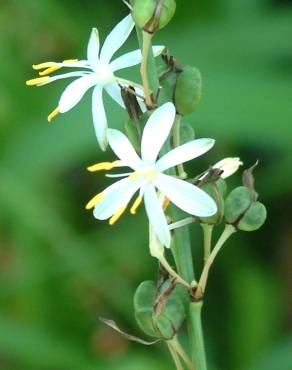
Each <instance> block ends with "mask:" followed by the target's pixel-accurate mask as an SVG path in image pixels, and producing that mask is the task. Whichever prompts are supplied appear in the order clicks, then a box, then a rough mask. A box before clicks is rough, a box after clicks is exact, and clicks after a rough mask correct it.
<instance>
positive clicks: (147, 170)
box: [130, 166, 157, 182]
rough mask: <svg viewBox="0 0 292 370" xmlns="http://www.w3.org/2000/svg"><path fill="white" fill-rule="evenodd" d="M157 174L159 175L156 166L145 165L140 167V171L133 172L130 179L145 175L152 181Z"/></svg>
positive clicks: (147, 179) (145, 177) (146, 178)
mask: <svg viewBox="0 0 292 370" xmlns="http://www.w3.org/2000/svg"><path fill="white" fill-rule="evenodd" d="M156 176H157V170H156V168H155V167H151V166H145V167H142V168H141V169H139V170H138V171H135V172H133V173H132V174H131V175H130V179H132V180H136V179H139V178H141V177H144V179H145V180H146V181H148V182H151V181H152V180H154V179H155V177H156Z"/></svg>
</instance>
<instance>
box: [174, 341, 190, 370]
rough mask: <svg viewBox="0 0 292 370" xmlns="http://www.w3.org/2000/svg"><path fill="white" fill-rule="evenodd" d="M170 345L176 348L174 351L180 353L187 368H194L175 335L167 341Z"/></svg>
mask: <svg viewBox="0 0 292 370" xmlns="http://www.w3.org/2000/svg"><path fill="white" fill-rule="evenodd" d="M169 342H170V343H171V345H172V347H173V348H174V349H175V350H176V352H177V353H178V354H179V355H180V357H181V358H182V360H183V361H184V363H185V364H186V365H187V367H188V369H189V370H195V369H194V366H193V364H192V361H191V359H190V358H189V356H188V355H187V354H186V352H185V350H184V349H183V347H182V345H181V344H180V342H179V340H178V338H177V336H175V337H174V338H173V339H172V340H171V341H169Z"/></svg>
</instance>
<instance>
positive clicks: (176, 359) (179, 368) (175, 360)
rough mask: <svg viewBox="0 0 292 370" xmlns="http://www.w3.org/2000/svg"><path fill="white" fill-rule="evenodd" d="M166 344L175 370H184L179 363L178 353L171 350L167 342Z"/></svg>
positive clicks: (170, 345)
mask: <svg viewBox="0 0 292 370" xmlns="http://www.w3.org/2000/svg"><path fill="white" fill-rule="evenodd" d="M166 344H167V347H168V349H169V352H170V354H171V356H172V359H173V361H174V363H175V366H176V370H184V367H183V366H182V364H181V362H180V358H179V355H178V353H177V352H176V350H175V349H174V348H173V346H172V344H171V343H170V342H169V341H168V342H166Z"/></svg>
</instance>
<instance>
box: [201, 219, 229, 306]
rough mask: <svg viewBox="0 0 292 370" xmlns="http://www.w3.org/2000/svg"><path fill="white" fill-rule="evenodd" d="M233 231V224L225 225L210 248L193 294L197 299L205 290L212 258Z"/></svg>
mask: <svg viewBox="0 0 292 370" xmlns="http://www.w3.org/2000/svg"><path fill="white" fill-rule="evenodd" d="M235 232H236V229H235V227H234V226H233V225H226V226H225V229H224V231H223V233H222V234H221V236H220V238H219V240H218V242H217V243H216V245H215V247H214V249H213V250H212V253H211V254H210V256H209V258H208V259H207V261H206V263H205V266H204V269H203V272H202V275H201V277H200V280H199V283H198V286H197V289H196V294H195V298H196V299H198V300H199V299H201V298H202V296H203V295H204V292H205V290H206V285H207V280H208V276H209V271H210V268H211V266H212V264H213V262H214V259H215V258H216V256H217V254H218V253H219V251H220V249H221V248H222V246H223V244H224V243H225V242H226V240H227V239H229V237H230V236H231V235H232V234H233V233H235Z"/></svg>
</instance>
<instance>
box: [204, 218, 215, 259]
mask: <svg viewBox="0 0 292 370" xmlns="http://www.w3.org/2000/svg"><path fill="white" fill-rule="evenodd" d="M201 226H202V228H203V232H204V262H205V263H206V262H207V259H208V258H209V256H210V253H211V244H212V232H213V229H214V225H210V224H201Z"/></svg>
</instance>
